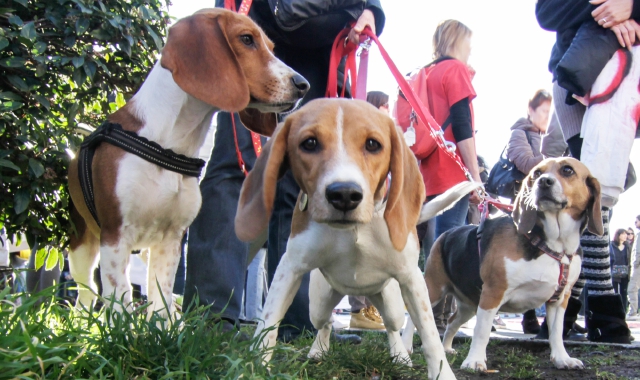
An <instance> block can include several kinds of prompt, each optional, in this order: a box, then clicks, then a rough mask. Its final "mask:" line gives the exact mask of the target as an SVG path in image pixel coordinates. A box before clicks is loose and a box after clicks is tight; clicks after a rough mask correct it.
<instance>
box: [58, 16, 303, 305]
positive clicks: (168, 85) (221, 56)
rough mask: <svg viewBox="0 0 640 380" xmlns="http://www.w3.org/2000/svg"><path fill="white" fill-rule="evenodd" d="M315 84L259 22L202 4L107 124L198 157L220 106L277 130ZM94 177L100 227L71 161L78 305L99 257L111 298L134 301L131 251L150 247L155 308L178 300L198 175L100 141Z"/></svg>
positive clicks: (265, 130)
mask: <svg viewBox="0 0 640 380" xmlns="http://www.w3.org/2000/svg"><path fill="white" fill-rule="evenodd" d="M308 88H309V84H308V82H307V81H306V80H305V79H304V78H303V77H302V76H301V75H300V74H298V73H296V72H295V71H293V70H292V69H291V68H290V67H288V66H286V65H285V64H284V63H282V62H281V61H280V60H278V59H277V58H276V57H275V56H274V55H273V43H272V42H271V41H270V40H269V39H268V38H267V37H266V35H265V34H264V32H263V31H262V30H261V29H260V28H259V27H258V26H257V25H256V24H255V23H254V22H253V21H251V19H249V18H248V17H246V16H241V15H238V14H236V13H233V12H230V11H227V10H224V9H219V8H217V9H203V10H201V11H198V12H196V13H195V14H193V15H192V16H189V17H186V18H184V19H181V20H180V21H178V22H177V23H176V24H175V25H174V26H172V27H171V28H170V29H169V35H168V38H167V42H166V45H165V47H164V49H163V50H162V57H161V58H160V60H159V61H158V62H157V63H156V64H155V66H154V67H153V69H152V70H151V72H150V73H149V76H148V77H147V79H146V80H145V82H144V83H143V84H142V86H141V88H140V90H139V91H138V92H137V93H136V94H135V95H134V96H133V97H132V98H131V100H130V101H129V102H128V103H127V104H126V105H125V106H124V107H123V108H121V109H119V110H118V111H117V112H115V113H114V114H112V115H110V116H109V117H108V121H109V122H111V123H117V124H120V125H121V126H122V128H123V129H124V130H125V131H132V132H135V133H137V134H138V135H139V136H141V137H144V138H146V139H148V140H151V141H154V142H156V143H158V144H159V145H161V146H162V147H164V148H165V149H170V150H172V151H173V152H175V153H178V154H182V155H184V156H187V157H197V153H198V150H199V148H200V147H201V146H202V145H203V143H204V139H205V137H206V134H207V131H208V129H209V126H210V124H211V120H212V117H213V115H214V114H215V113H216V112H217V111H219V110H225V111H229V112H239V111H240V114H241V118H242V120H243V122H244V123H245V125H246V126H247V127H248V128H249V129H252V130H253V131H255V132H258V133H261V134H266V135H270V134H271V133H272V132H273V130H274V129H275V127H276V120H275V114H274V113H275V112H281V111H285V110H289V109H292V108H293V107H295V105H296V104H297V102H298V100H299V99H300V98H302V96H304V94H305V93H306V91H307V90H308ZM260 112H265V113H264V114H260ZM92 180H93V187H94V194H95V210H96V214H97V218H98V220H99V222H100V226H99V225H98V223H97V222H96V220H95V219H94V218H93V217H92V214H91V213H90V212H89V209H88V207H87V204H86V203H85V201H84V198H83V193H82V190H81V188H80V182H79V177H78V161H77V159H76V160H73V161H72V162H71V165H70V168H69V191H70V194H71V198H72V200H73V206H72V210H71V214H72V220H73V222H74V224H75V228H76V231H77V234H76V233H72V234H71V235H72V236H71V244H70V253H69V262H70V267H71V273H72V276H73V277H74V279H75V280H76V281H77V282H78V283H80V284H83V285H85V286H87V287H88V288H86V287H82V288H80V289H79V297H78V301H77V302H78V303H79V305H84V306H89V305H91V303H92V302H93V301H94V296H95V285H94V283H93V278H92V273H93V270H94V268H95V267H96V265H97V264H98V260H99V261H100V267H101V273H102V285H103V295H104V296H105V297H112V296H113V297H115V299H116V300H122V301H123V303H124V305H127V306H126V307H129V306H128V305H129V304H130V303H131V286H130V284H129V278H128V277H129V269H128V268H129V256H130V252H131V251H132V250H136V249H146V248H148V249H149V253H150V258H149V275H148V283H149V286H148V289H149V294H148V299H149V302H150V303H152V310H153V311H159V310H161V309H163V308H164V303H163V299H164V301H165V302H167V303H168V304H169V305H168V306H171V298H172V297H171V292H172V289H173V283H174V276H175V273H176V269H177V265H178V261H179V258H180V241H181V238H182V236H183V235H184V233H185V230H186V228H187V227H188V226H189V225H190V224H191V222H192V221H193V219H194V218H195V217H196V214H197V213H198V210H199V209H200V204H201V199H202V198H201V195H200V189H199V186H198V179H197V178H196V177H188V176H184V175H182V174H179V173H176V172H173V171H169V170H166V169H163V168H161V167H159V166H156V165H154V164H152V163H150V162H148V161H145V160H143V159H142V158H140V157H138V156H136V155H133V154H131V153H128V152H125V151H124V150H122V149H120V148H118V147H116V146H114V145H110V144H107V143H102V144H101V145H99V146H98V147H97V148H96V151H95V156H94V159H93V164H92ZM156 283H157V284H158V286H159V288H160V289H158V286H156ZM114 307H115V308H116V309H118V310H120V309H121V307H120V306H119V305H114ZM167 312H168V311H167V310H164V311H163V313H167ZM151 314H152V313H149V316H151ZM165 315H166V314H165Z"/></svg>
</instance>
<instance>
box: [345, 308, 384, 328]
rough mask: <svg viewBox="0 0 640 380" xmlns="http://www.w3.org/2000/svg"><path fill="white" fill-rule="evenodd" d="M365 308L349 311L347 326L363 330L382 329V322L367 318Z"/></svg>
mask: <svg viewBox="0 0 640 380" xmlns="http://www.w3.org/2000/svg"><path fill="white" fill-rule="evenodd" d="M365 310H366V309H362V310H360V311H359V312H357V313H351V320H350V321H349V328H351V329H364V330H383V329H384V324H382V323H380V322H377V321H375V320H373V319H371V318H369V317H368V316H367V313H366V312H365Z"/></svg>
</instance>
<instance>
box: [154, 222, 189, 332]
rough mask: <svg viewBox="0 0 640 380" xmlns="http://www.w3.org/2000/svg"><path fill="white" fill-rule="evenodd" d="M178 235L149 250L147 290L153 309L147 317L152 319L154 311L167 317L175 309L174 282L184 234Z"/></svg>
mask: <svg viewBox="0 0 640 380" xmlns="http://www.w3.org/2000/svg"><path fill="white" fill-rule="evenodd" d="M178 236H180V238H178ZM178 236H176V237H174V238H173V239H171V240H169V239H166V240H165V241H163V242H162V244H158V245H156V246H154V247H152V248H151V249H150V251H149V258H148V260H149V264H148V268H149V270H148V273H147V290H148V292H149V295H148V300H149V303H151V309H150V310H149V311H148V314H147V319H151V316H152V315H153V312H158V314H159V315H160V317H162V318H165V317H167V316H168V315H169V313H171V311H172V310H173V308H172V304H173V284H174V282H175V279H176V270H177V269H178V264H179V263H180V240H181V236H182V234H180V235H178ZM165 303H166V305H167V307H166V308H165Z"/></svg>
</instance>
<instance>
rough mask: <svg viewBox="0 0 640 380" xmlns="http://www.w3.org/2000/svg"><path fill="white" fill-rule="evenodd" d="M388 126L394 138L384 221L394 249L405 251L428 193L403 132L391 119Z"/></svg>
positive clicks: (392, 140)
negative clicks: (389, 185)
mask: <svg viewBox="0 0 640 380" xmlns="http://www.w3.org/2000/svg"><path fill="white" fill-rule="evenodd" d="M388 124H389V135H390V137H391V162H390V163H389V171H390V172H391V188H390V189H389V198H388V200H387V207H386V209H385V210H384V220H385V221H386V222H387V227H388V228H389V235H390V237H391V243H392V244H393V247H394V248H395V249H396V250H397V251H402V250H403V249H404V247H405V245H406V244H407V238H408V236H409V233H410V232H411V231H413V230H415V229H416V223H417V222H418V217H419V216H420V209H421V208H422V203H423V202H424V198H425V191H424V183H423V182H422V176H421V175H420V171H419V170H418V162H417V161H416V158H415V156H414V155H413V153H412V152H411V150H410V149H409V147H408V146H407V144H406V143H405V141H404V136H403V135H402V132H401V131H400V129H398V128H397V127H396V126H395V125H394V123H393V121H391V120H390V119H389V122H388Z"/></svg>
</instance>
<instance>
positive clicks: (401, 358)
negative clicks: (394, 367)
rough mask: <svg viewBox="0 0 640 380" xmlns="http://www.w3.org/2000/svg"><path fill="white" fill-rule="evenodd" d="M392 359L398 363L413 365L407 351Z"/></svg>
mask: <svg viewBox="0 0 640 380" xmlns="http://www.w3.org/2000/svg"><path fill="white" fill-rule="evenodd" d="M393 360H394V361H395V362H396V363H398V364H404V365H406V366H407V367H413V362H412V361H411V357H410V356H409V353H407V354H406V355H403V354H398V355H396V356H395V357H394V358H393Z"/></svg>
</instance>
